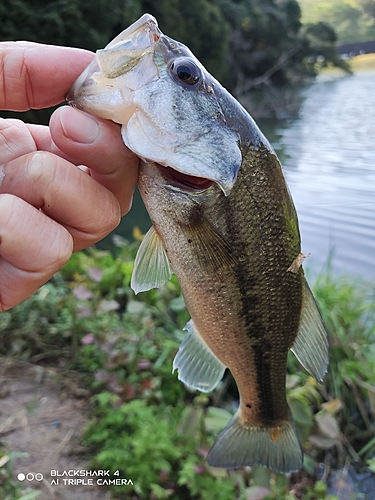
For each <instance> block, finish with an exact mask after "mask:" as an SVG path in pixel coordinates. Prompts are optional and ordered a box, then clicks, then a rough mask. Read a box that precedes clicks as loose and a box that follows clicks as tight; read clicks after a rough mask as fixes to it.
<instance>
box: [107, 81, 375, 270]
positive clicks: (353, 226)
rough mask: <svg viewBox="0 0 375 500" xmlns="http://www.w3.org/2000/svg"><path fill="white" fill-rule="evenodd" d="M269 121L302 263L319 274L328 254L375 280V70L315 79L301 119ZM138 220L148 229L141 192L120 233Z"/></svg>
mask: <svg viewBox="0 0 375 500" xmlns="http://www.w3.org/2000/svg"><path fill="white" fill-rule="evenodd" d="M268 125H269V124H268ZM271 125H272V126H271V127H269V126H268V127H267V130H264V131H265V133H266V135H267V137H268V138H269V139H270V141H271V143H272V144H273V146H274V148H275V150H276V152H277V153H278V155H279V157H280V159H281V161H282V163H283V166H284V172H285V176H286V179H287V182H288V185H289V187H290V190H291V193H292V196H293V199H294V201H295V204H296V207H297V212H298V215H299V220H300V229H301V236H302V251H303V252H304V253H309V254H310V257H309V259H308V260H307V261H306V266H305V267H308V268H309V269H310V270H311V272H312V273H313V274H316V273H317V272H319V271H320V270H322V269H324V268H325V266H326V265H327V263H328V261H329V259H330V257H331V267H332V270H333V271H334V272H336V273H345V274H350V275H358V276H362V277H364V278H367V279H371V280H372V279H375V72H361V73H357V74H355V75H352V76H345V77H342V78H335V79H331V80H326V81H318V82H317V83H315V84H313V85H312V86H310V87H309V88H308V89H307V90H306V91H305V96H304V100H303V103H302V106H301V109H300V112H299V117H298V119H296V120H293V121H289V122H286V121H283V122H281V121H279V122H273V123H272V124H271ZM262 128H263V127H262ZM134 225H138V226H139V227H140V228H141V229H142V230H143V231H146V230H147V229H148V227H149V226H150V221H149V219H148V216H147V213H146V211H145V209H144V208H143V206H142V202H141V200H140V199H139V197H138V196H137V197H135V201H134V208H133V209H132V211H131V213H130V214H129V215H128V216H127V217H126V218H125V220H124V223H123V225H122V228H121V232H122V234H124V235H125V236H126V237H128V238H129V237H131V228H132V227H134ZM116 232H118V231H116Z"/></svg>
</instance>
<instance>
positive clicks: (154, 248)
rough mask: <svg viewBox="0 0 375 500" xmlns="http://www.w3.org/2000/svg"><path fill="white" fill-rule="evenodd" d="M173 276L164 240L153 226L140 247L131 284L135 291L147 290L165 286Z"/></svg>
mask: <svg viewBox="0 0 375 500" xmlns="http://www.w3.org/2000/svg"><path fill="white" fill-rule="evenodd" d="M171 277H172V271H171V268H170V266H169V261H168V257H167V255H166V253H165V250H164V247H163V244H162V241H161V239H160V237H159V235H158V234H157V232H156V231H155V229H154V227H153V226H151V228H150V229H149V231H148V232H147V233H146V235H145V237H144V238H143V240H142V243H141V245H140V247H139V249H138V253H137V255H136V258H135V262H134V270H133V274H132V279H131V283H130V286H131V287H132V289H133V290H134V292H135V293H139V292H145V291H146V290H150V289H151V288H159V287H161V286H163V285H164V284H165V283H166V282H167V281H168V280H170V279H171Z"/></svg>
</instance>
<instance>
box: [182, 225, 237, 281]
mask: <svg viewBox="0 0 375 500" xmlns="http://www.w3.org/2000/svg"><path fill="white" fill-rule="evenodd" d="M181 229H182V231H183V233H184V235H185V237H186V240H187V241H188V243H189V244H190V245H192V247H193V248H194V255H195V257H196V259H197V260H198V262H199V265H200V266H201V268H202V269H203V270H205V271H207V272H209V273H216V272H218V271H220V270H221V269H228V267H232V266H233V264H234V263H235V257H234V255H233V252H232V251H231V248H230V246H229V245H228V243H227V242H226V241H225V240H224V238H223V237H222V236H221V235H220V234H219V233H218V232H217V231H216V230H215V228H214V227H213V226H212V224H210V222H208V221H207V220H206V219H205V218H204V217H201V218H200V220H199V221H197V222H196V223H195V224H191V225H188V226H187V225H186V226H181Z"/></svg>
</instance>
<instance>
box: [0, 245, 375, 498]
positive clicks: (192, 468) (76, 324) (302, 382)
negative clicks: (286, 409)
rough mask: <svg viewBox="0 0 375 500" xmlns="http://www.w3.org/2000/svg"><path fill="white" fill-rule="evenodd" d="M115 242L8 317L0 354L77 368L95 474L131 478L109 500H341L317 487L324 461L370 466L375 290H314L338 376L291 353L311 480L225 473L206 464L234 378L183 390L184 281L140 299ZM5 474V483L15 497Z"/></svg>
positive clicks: (343, 285)
mask: <svg viewBox="0 0 375 500" xmlns="http://www.w3.org/2000/svg"><path fill="white" fill-rule="evenodd" d="M117 242H118V246H117V247H116V249H115V252H114V254H110V253H109V252H103V251H99V250H95V249H91V250H89V251H88V252H80V253H78V254H74V256H73V257H72V259H71V260H70V262H69V263H68V264H67V265H66V266H65V267H64V268H63V270H62V271H61V272H60V273H58V274H57V275H56V276H55V277H54V278H53V280H51V281H50V282H49V283H47V284H46V285H45V286H44V287H43V288H42V289H41V290H40V291H39V292H38V293H37V294H35V295H34V296H32V297H30V298H29V299H28V300H27V301H25V302H23V303H22V304H20V305H19V306H17V307H16V308H14V309H13V310H12V311H8V312H6V313H3V314H1V315H0V332H1V334H2V346H1V349H2V351H1V353H2V355H7V356H8V358H9V357H13V358H17V359H19V358H21V359H24V360H33V361H34V362H42V363H48V365H49V366H53V365H54V364H55V366H59V369H61V367H63V368H65V369H66V370H68V369H69V370H75V372H76V373H77V374H79V376H80V380H81V383H82V384H84V385H85V387H86V389H87V390H89V391H90V392H91V394H92V398H91V408H92V418H91V422H90V424H89V425H88V427H87V430H86V434H85V444H86V445H88V446H89V447H90V450H91V455H92V457H93V459H92V467H97V468H99V469H110V470H111V471H113V472H114V471H116V470H120V471H121V476H122V477H126V478H127V479H130V480H131V482H130V483H129V484H128V485H127V486H118V485H112V486H111V491H112V495H113V498H118V499H119V500H120V499H122V498H124V496H123V495H126V497H129V498H130V497H131V498H134V499H137V500H138V499H141V498H152V499H164V498H170V499H173V500H174V499H176V500H177V499H178V500H184V499H191V500H198V499H205V500H207V499H211V498H212V499H215V500H216V499H218V500H229V499H230V500H232V499H236V500H249V499H250V500H251V499H255V498H262V497H263V498H267V499H272V500H276V499H277V500H296V499H297V498H300V499H303V500H315V499H320V498H322V499H323V498H333V497H330V496H329V495H328V493H327V485H326V483H325V482H319V481H316V480H315V477H314V476H315V473H316V471H317V469H318V464H319V463H320V462H323V461H327V460H330V461H331V465H332V466H333V468H334V467H340V466H343V464H344V463H346V461H347V459H348V456H349V457H352V459H353V460H359V459H360V460H362V463H363V466H365V464H368V466H369V467H370V468H373V467H374V464H373V458H372V457H373V455H374V452H375V439H374V436H373V428H372V425H371V417H372V413H373V412H374V410H375V375H374V374H375V366H374V364H375V361H374V359H375V356H374V354H375V353H374V348H373V345H374V338H375V327H374V324H375V321H374V320H375V308H374V289H373V287H371V286H370V285H367V284H363V283H354V284H353V283H350V282H349V281H348V280H339V279H335V280H333V279H331V278H330V277H329V275H328V276H324V277H320V278H319V280H318V281H317V283H316V285H315V293H316V297H317V299H318V302H319V305H320V309H321V312H322V315H323V317H324V320H325V323H326V326H327V329H328V332H329V335H330V356H331V364H330V370H329V373H328V375H327V377H326V380H325V383H324V384H318V383H317V382H315V381H314V380H313V379H312V378H311V377H309V376H308V374H307V373H306V372H304V371H303V370H302V369H301V368H300V366H299V365H298V362H297V360H296V359H295V358H294V357H293V356H292V355H291V356H290V359H289V370H288V371H289V374H288V376H287V394H288V402H289V404H290V407H291V409H292V412H293V415H294V419H295V421H296V424H297V428H298V431H299V435H300V439H301V442H302V444H303V446H304V449H305V452H306V454H305V462H304V471H303V472H302V473H300V474H296V475H292V476H291V478H285V477H284V476H282V475H279V474H274V473H271V472H270V471H268V470H266V469H265V468H263V467H253V468H252V470H251V471H250V470H248V469H245V470H243V471H239V472H235V473H234V472H231V473H228V472H227V471H224V470H222V469H216V468H212V467H210V466H208V464H207V463H206V461H205V456H206V453H207V451H208V449H209V447H210V446H211V445H212V443H213V442H214V439H215V438H216V436H217V434H218V433H219V432H220V430H221V429H222V428H223V427H224V426H225V425H226V423H227V422H228V420H229V419H230V417H231V415H232V414H233V413H234V408H235V404H234V403H233V401H236V399H237V396H233V390H232V388H233V383H232V382H231V377H230V374H227V376H226V377H225V379H224V381H223V382H222V384H221V385H220V387H219V388H218V389H217V390H216V391H214V392H213V393H212V394H210V395H207V394H198V393H196V392H194V391H189V390H187V389H186V388H185V387H184V386H183V384H181V382H179V381H178V380H177V376H176V374H172V373H171V372H172V360H173V357H174V355H175V353H176V351H177V349H178V345H179V343H180V342H181V340H182V338H183V333H182V328H183V326H184V325H185V323H186V322H187V320H188V313H187V311H186V309H185V306H184V302H183V299H182V296H181V293H180V289H179V286H178V283H177V281H176V279H175V278H173V279H172V280H171V281H170V282H168V283H167V285H166V286H165V287H163V288H162V289H159V290H151V291H149V292H146V293H143V294H140V295H138V296H136V297H135V296H134V294H133V292H132V291H131V290H130V287H129V282H130V276H131V272H132V269H133V259H134V255H135V251H136V247H137V245H138V243H133V244H128V245H126V244H125V242H123V241H120V240H119V238H117ZM0 463H1V462H0ZM0 471H1V469H0ZM9 477H10V476H7V477H6V481H7V482H5V483H4V484H8V486H7V487H9V488H11V487H13V486H14V484H13V483H12V482H11V480H10V479H9ZM3 482H4V481H3ZM4 491H5V490H4ZM10 491H11V490H10ZM292 491H293V493H292ZM9 495H13V497H12V496H9V498H8V497H5V498H7V500H15V498H17V497H16V496H15V495H16V494H15V493H14V494H13V492H12V491H11V493H9ZM0 498H1V497H0Z"/></svg>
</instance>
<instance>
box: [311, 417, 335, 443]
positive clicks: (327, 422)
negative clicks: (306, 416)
mask: <svg viewBox="0 0 375 500" xmlns="http://www.w3.org/2000/svg"><path fill="white" fill-rule="evenodd" d="M315 422H316V423H317V426H318V429H319V431H320V432H321V434H323V436H325V437H328V438H331V439H336V440H337V439H339V438H340V427H339V424H338V422H337V420H336V419H335V417H334V416H333V415H330V414H329V413H320V414H319V413H318V414H317V415H315Z"/></svg>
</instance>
